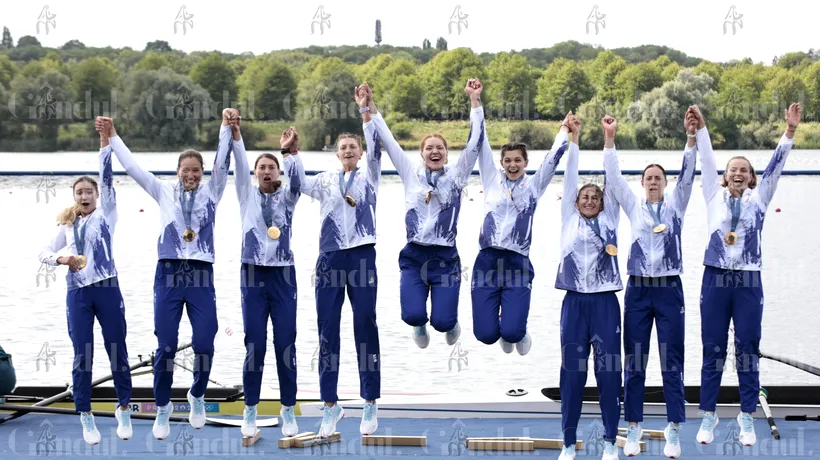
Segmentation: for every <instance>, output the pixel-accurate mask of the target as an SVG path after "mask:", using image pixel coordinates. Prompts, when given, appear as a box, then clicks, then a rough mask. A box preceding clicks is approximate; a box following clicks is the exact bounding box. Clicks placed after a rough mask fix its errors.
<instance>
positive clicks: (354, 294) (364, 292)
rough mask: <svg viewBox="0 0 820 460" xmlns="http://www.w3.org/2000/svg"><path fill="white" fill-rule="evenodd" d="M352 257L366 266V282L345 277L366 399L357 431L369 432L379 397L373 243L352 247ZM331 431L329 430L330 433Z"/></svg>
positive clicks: (372, 429)
mask: <svg viewBox="0 0 820 460" xmlns="http://www.w3.org/2000/svg"><path fill="white" fill-rule="evenodd" d="M351 251H352V253H351V256H352V259H353V260H356V261H359V262H358V264H360V265H362V266H363V267H364V269H365V270H366V272H367V274H368V276H367V284H366V285H364V286H358V285H356V283H350V281H348V287H347V295H348V297H349V298H350V305H351V307H352V309H353V337H354V340H355V341H356V356H357V358H358V360H357V361H358V363H359V388H360V392H359V394H360V396H361V397H362V399H364V400H365V403H364V407H363V410H362V422H361V424H360V425H359V431H360V432H361V434H363V435H370V434H373V433H375V432H376V430H377V429H378V428H379V421H378V418H377V417H376V412H377V410H376V409H377V406H376V400H377V399H379V398H380V397H381V350H380V345H379V327H378V324H377V322H376V294H377V291H378V283H379V278H378V274H377V272H376V250H375V248H374V247H373V246H369V245H368V246H362V247H358V248H353V249H352V250H351ZM331 434H332V433H331Z"/></svg>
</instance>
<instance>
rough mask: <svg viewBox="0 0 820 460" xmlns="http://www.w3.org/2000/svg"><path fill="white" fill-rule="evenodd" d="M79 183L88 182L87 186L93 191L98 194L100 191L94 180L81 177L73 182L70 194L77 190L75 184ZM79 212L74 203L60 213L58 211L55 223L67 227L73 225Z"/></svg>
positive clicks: (78, 206) (77, 206)
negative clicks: (91, 186)
mask: <svg viewBox="0 0 820 460" xmlns="http://www.w3.org/2000/svg"><path fill="white" fill-rule="evenodd" d="M80 182H88V183H89V184H91V185H93V186H94V190H96V191H97V192H98V193H99V191H100V189H99V187H97V181H95V180H94V179H92V178H90V177H88V176H83V177H81V178H79V179H77V180H75V181H74V185H72V186H71V191H72V192H73V191H74V189H75V188H77V184H79V183H80ZM79 212H80V205H78V204H77V203H74V204H73V205H72V206H69V207H67V208H65V209H63V210H62V211H60V214H57V223H58V224H62V225H69V224H70V225H74V221H76V220H77V214H79Z"/></svg>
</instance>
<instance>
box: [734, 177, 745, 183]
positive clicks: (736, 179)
mask: <svg viewBox="0 0 820 460" xmlns="http://www.w3.org/2000/svg"><path fill="white" fill-rule="evenodd" d="M732 183H733V184H735V185H743V179H741V178H739V177H735V178H734V179H733V180H732Z"/></svg>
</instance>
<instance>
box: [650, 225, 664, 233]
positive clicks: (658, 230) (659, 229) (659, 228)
mask: <svg viewBox="0 0 820 460" xmlns="http://www.w3.org/2000/svg"><path fill="white" fill-rule="evenodd" d="M664 230H666V224H658V225H656V226H655V228H653V229H652V231H653V232H655V233H663V231H664Z"/></svg>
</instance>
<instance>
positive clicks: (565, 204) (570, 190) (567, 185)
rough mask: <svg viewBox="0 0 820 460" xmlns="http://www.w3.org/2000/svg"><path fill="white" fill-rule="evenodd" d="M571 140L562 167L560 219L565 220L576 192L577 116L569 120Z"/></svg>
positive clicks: (569, 213) (569, 212) (572, 208)
mask: <svg viewBox="0 0 820 460" xmlns="http://www.w3.org/2000/svg"><path fill="white" fill-rule="evenodd" d="M570 123H571V124H570V131H571V132H572V141H571V142H570V143H569V152H568V153H567V165H566V167H565V168H564V195H563V196H562V197H561V220H562V221H566V220H567V219H568V218H569V217H570V216H571V215H572V213H573V212H574V210H575V200H576V195H577V194H578V132H579V130H578V129H576V126H578V125H576V123H577V118H573V120H572V121H571V122H570Z"/></svg>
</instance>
